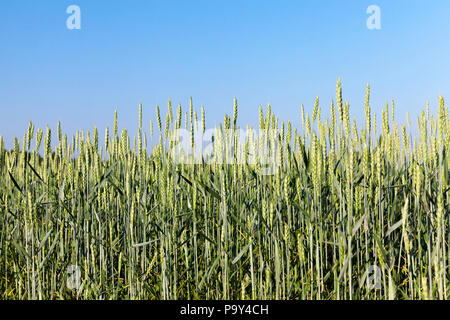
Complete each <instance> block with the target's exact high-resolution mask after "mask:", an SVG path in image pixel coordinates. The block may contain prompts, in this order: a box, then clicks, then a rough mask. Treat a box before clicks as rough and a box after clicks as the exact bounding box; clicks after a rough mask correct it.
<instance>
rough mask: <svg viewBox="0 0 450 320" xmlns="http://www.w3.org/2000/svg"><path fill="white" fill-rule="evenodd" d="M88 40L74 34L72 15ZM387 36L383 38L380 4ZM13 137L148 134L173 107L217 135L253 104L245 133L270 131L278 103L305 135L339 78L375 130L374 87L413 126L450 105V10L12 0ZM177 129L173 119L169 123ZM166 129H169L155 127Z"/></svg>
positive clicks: (424, 0)
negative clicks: (264, 112)
mask: <svg viewBox="0 0 450 320" xmlns="http://www.w3.org/2000/svg"><path fill="white" fill-rule="evenodd" d="M72 4H75V5H78V6H79V7H80V9H81V30H69V29H67V27H66V19H67V18H68V17H69V14H67V13H66V8H67V7H68V6H69V5H72ZM372 4H375V5H378V6H379V7H380V9H381V30H369V29H368V28H367V27H366V20H367V18H368V17H369V14H367V13H366V9H367V7H368V6H369V5H372ZM0 42H1V45H0V135H2V136H4V138H5V139H6V141H7V143H8V145H10V144H11V142H12V139H13V138H14V136H16V135H17V136H18V137H19V141H21V140H22V139H21V137H22V136H23V133H24V132H25V130H26V127H27V125H28V121H29V120H32V121H33V122H34V123H35V124H36V125H37V126H39V127H45V126H46V125H47V124H48V125H50V126H51V127H52V128H53V129H54V130H55V129H56V124H57V121H58V120H61V122H62V127H63V130H64V131H65V132H67V133H69V134H72V133H73V132H74V131H75V130H76V129H77V128H80V129H81V128H83V129H85V130H88V129H89V130H90V129H92V127H93V126H94V125H97V127H98V128H99V130H100V132H103V130H104V128H105V127H106V126H107V125H109V126H110V127H111V126H112V121H113V112H114V109H116V108H117V109H118V112H119V126H120V128H121V129H122V128H124V127H128V129H129V132H130V133H131V134H133V133H134V132H135V130H136V125H137V115H138V103H139V102H142V103H143V108H144V126H145V129H146V131H148V127H149V120H150V119H154V113H155V112H154V111H155V106H156V104H159V105H160V107H161V110H162V111H163V112H164V113H165V111H166V110H167V99H168V98H171V99H172V102H173V105H174V110H175V108H176V106H177V104H178V103H181V104H182V106H183V107H184V109H183V110H184V111H185V110H186V108H187V106H188V101H189V97H190V96H192V97H193V101H194V105H195V106H196V107H197V108H198V110H199V108H200V105H204V106H205V108H206V111H207V120H208V121H207V122H208V123H207V124H208V126H213V124H214V123H216V122H218V121H221V120H222V119H223V116H224V114H225V113H228V114H231V113H232V109H233V97H237V99H238V101H239V113H240V114H239V120H238V122H239V124H240V125H242V126H243V125H245V124H247V123H250V124H256V123H257V122H258V106H259V105H260V104H262V105H263V106H265V105H266V104H267V103H269V102H270V103H271V105H272V109H273V110H274V111H275V112H276V113H277V114H278V115H279V116H280V118H281V119H282V120H288V119H290V120H291V121H293V123H294V125H296V126H298V125H299V123H300V111H299V110H300V108H299V107H300V104H302V103H303V104H304V106H305V109H306V110H307V111H309V112H311V111H312V107H313V104H314V98H315V96H319V97H320V103H321V107H322V110H324V112H325V113H328V110H329V105H330V102H331V99H334V97H335V85H336V80H337V78H338V77H339V76H340V77H341V78H342V83H343V93H344V99H345V100H347V101H349V103H350V110H351V112H352V115H354V116H356V117H357V120H361V119H362V117H363V101H364V92H365V86H366V83H370V85H371V107H372V111H374V112H377V113H378V114H380V112H381V108H382V107H384V104H385V102H387V101H391V99H395V101H396V114H397V119H398V120H401V121H405V120H404V119H405V113H406V111H410V114H411V116H412V120H413V122H415V120H414V119H415V114H416V113H417V112H419V110H421V109H422V108H424V106H425V103H426V100H427V99H429V100H430V103H431V109H432V110H436V104H437V101H438V95H439V94H442V95H444V97H447V98H449V99H450V1H448V0H433V1H430V0H395V1H392V0H386V1H384V0H371V1H365V0H353V1H350V0H347V1H344V0H339V1H338V0H335V1H334V0H320V1H300V0H295V1H262V0H256V1H249V0H245V1H244V0H240V1H232V0H227V1H217V0H208V1H203V0H202V1H198V0H190V1H151V0H142V1H140V0H133V1H130V0H128V1H124V0H114V1H100V0H96V1H92V0H70V1H65V0H53V1H52V0H42V1H31V0H20V1H19V0H3V1H1V2H0ZM163 119H164V118H163ZM155 127H156V126H155Z"/></svg>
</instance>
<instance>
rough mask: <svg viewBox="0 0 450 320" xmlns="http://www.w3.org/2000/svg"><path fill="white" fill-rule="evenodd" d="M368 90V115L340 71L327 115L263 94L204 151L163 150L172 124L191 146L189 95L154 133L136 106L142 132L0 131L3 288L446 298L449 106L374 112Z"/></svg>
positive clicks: (154, 294) (55, 294) (449, 285)
mask: <svg viewBox="0 0 450 320" xmlns="http://www.w3.org/2000/svg"><path fill="white" fill-rule="evenodd" d="M369 96H370V88H369V86H367V92H366V99H365V105H364V111H365V123H362V124H357V123H356V121H355V119H351V118H350V110H349V109H350V106H349V104H348V103H347V102H345V101H344V99H343V97H342V89H341V82H340V80H338V83H337V86H336V99H335V100H334V101H333V102H331V106H329V108H330V109H329V115H330V116H329V118H326V119H324V118H323V117H322V116H321V113H322V112H321V111H322V110H324V108H325V106H323V105H322V104H320V103H319V98H316V102H315V105H314V108H313V112H312V114H311V115H310V114H308V113H306V112H305V111H304V107H303V106H301V107H300V108H299V112H298V119H299V122H300V123H301V127H299V128H294V127H293V125H292V124H291V122H289V121H288V122H287V123H285V122H279V120H278V117H277V116H276V115H275V114H274V113H273V112H272V111H271V106H270V105H268V106H267V108H265V110H263V108H262V107H260V109H259V127H258V128H255V130H252V128H251V127H246V128H240V127H238V125H237V117H238V104H237V101H236V100H235V101H234V110H233V115H232V117H230V116H228V115H225V118H224V121H223V123H221V124H219V125H217V126H216V127H215V128H214V130H213V132H214V138H213V143H212V144H211V149H212V150H213V153H212V156H211V155H210V156H209V158H208V159H206V157H202V156H201V153H200V157H197V160H198V161H191V160H192V159H194V155H195V153H193V154H191V155H190V154H189V152H185V153H182V155H181V156H180V157H178V158H174V157H173V156H172V153H171V151H172V150H173V149H174V145H176V142H177V141H178V142H179V141H180V140H177V138H179V136H178V135H179V134H180V132H188V133H189V134H190V139H189V145H190V147H191V151H192V150H197V149H199V148H200V146H199V145H198V142H197V140H196V137H195V132H200V133H204V132H205V131H206V128H205V123H206V111H205V109H204V108H203V107H202V108H201V110H196V108H195V107H194V105H193V103H192V100H191V102H190V105H189V107H188V108H186V110H185V111H183V109H182V107H181V106H178V107H177V108H173V107H172V105H171V102H170V100H169V103H168V108H167V112H166V113H165V120H164V115H163V114H162V112H161V111H160V108H159V106H157V109H156V119H157V121H156V124H155V127H154V128H153V123H152V122H151V121H144V122H143V119H142V106H141V105H140V106H139V119H138V128H139V129H138V134H137V136H136V137H130V136H129V135H128V132H127V130H123V131H122V132H118V116H117V113H116V114H115V117H114V123H113V126H112V128H111V130H110V129H109V128H106V130H105V132H104V135H102V136H101V137H100V133H99V132H98V130H97V128H94V129H93V130H92V131H86V132H85V131H81V130H80V131H78V132H77V133H76V134H75V135H74V136H72V137H68V136H67V135H65V134H64V133H63V131H62V128H61V125H60V124H59V125H58V128H57V130H56V135H55V134H53V135H52V131H51V129H50V128H49V127H47V128H46V130H45V132H44V130H42V129H37V128H35V127H34V125H33V124H32V122H31V121H30V124H29V127H28V130H27V132H26V133H25V134H24V136H23V139H22V140H19V139H17V138H16V139H15V140H14V148H13V149H11V150H7V149H6V148H5V141H4V139H3V138H0V168H1V170H0V256H1V258H0V299H211V300H214V299H447V298H448V296H449V294H450V291H449V290H450V281H449V280H450V266H449V262H450V261H449V257H450V246H449V241H450V230H449V204H450V195H449V193H450V192H449V164H450V157H449V152H450V148H449V145H450V143H449V139H450V119H449V114H448V106H446V105H445V102H444V99H443V98H442V97H439V100H438V108H437V110H438V112H437V115H433V114H431V113H430V111H429V105H428V104H427V105H426V109H425V110H424V111H422V112H421V113H419V114H417V115H413V116H414V117H416V118H413V119H410V117H409V115H406V116H405V115H402V118H404V120H405V121H400V122H397V118H396V115H395V104H394V102H392V103H388V104H386V106H385V108H384V109H382V110H380V111H381V114H378V122H377V113H373V112H372V111H371V107H370V99H369ZM327 108H328V107H327ZM172 109H173V110H172ZM197 111H198V112H199V115H197ZM411 120H413V121H415V120H417V129H413V126H412V125H411ZM402 123H405V124H402ZM144 128H146V130H145V129H144ZM181 129H183V130H184V131H182V130H181ZM237 129H241V130H240V131H238V130H237ZM257 130H260V132H262V134H259V135H253V132H257ZM234 132H241V133H245V132H247V133H249V135H247V138H246V139H244V140H243V139H241V138H242V137H239V136H238V135H236V134H233V133H234ZM230 133H231V134H230ZM100 141H103V142H100ZM150 141H153V142H154V143H153V144H151V143H150ZM155 141H156V143H155ZM230 151H231V152H230ZM261 151H262V152H261ZM190 157H191V158H190ZM189 159H191V160H189ZM268 159H269V161H267V160H268ZM267 163H269V164H271V165H272V166H273V167H274V168H275V170H273V172H267V171H266V170H264V169H265V166H266V165H267Z"/></svg>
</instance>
